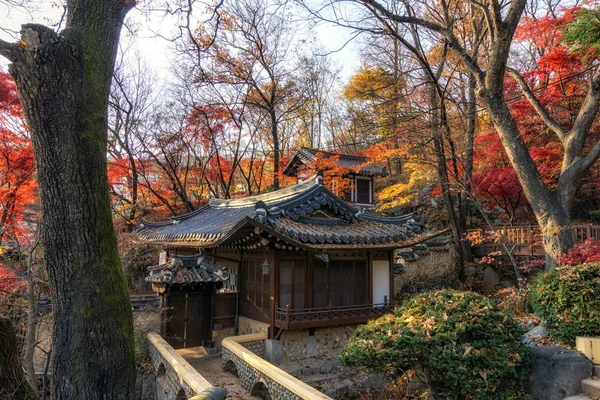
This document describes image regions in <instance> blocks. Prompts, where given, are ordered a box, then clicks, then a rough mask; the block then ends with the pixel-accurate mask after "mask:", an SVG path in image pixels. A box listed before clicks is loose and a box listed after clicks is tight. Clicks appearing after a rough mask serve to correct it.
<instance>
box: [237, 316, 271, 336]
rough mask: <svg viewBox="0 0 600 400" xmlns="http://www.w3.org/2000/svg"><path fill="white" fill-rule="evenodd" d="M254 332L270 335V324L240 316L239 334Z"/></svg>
mask: <svg viewBox="0 0 600 400" xmlns="http://www.w3.org/2000/svg"><path fill="white" fill-rule="evenodd" d="M252 333H264V334H265V336H266V335H268V334H269V324H265V323H264V322H260V321H256V320H254V319H250V318H247V317H238V334H239V335H250V334H252Z"/></svg>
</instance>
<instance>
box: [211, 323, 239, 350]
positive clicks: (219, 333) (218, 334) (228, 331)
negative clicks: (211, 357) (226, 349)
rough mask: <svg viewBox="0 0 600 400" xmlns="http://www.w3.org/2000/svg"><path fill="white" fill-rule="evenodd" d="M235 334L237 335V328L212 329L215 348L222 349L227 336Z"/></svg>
mask: <svg viewBox="0 0 600 400" xmlns="http://www.w3.org/2000/svg"><path fill="white" fill-rule="evenodd" d="M233 335H235V328H223V329H219V330H213V331H212V341H213V342H214V344H215V348H217V349H218V350H221V349H222V348H223V345H222V344H221V342H222V341H223V339H225V338H226V337H229V336H233Z"/></svg>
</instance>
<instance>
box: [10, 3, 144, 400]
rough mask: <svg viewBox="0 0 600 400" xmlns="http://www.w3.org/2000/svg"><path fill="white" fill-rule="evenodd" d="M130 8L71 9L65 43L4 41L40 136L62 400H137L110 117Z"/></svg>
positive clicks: (55, 367) (37, 35) (50, 36)
mask: <svg viewBox="0 0 600 400" xmlns="http://www.w3.org/2000/svg"><path fill="white" fill-rule="evenodd" d="M133 5H134V3H133V2H129V1H127V0H104V1H101V0H69V1H68V2H67V9H68V13H67V24H66V29H65V30H64V31H63V32H62V34H61V35H60V36H59V35H57V34H56V33H55V32H54V31H53V30H51V29H49V28H46V27H44V26H41V25H34V24H29V25H24V26H23V30H22V31H21V38H22V41H21V44H20V45H18V44H15V45H12V46H10V45H7V44H6V43H5V42H4V43H2V42H1V41H0V54H2V55H4V56H6V57H7V58H8V59H9V60H10V61H12V64H11V65H10V67H9V70H10V73H11V74H12V76H13V77H14V78H15V82H16V83H17V89H18V91H19V95H20V98H21V104H22V105H23V109H24V111H25V115H26V117H27V122H28V125H29V129H30V132H31V139H32V143H33V149H34V156H35V161H36V167H37V177H38V182H39V188H40V198H41V205H42V227H41V237H42V242H43V243H44V246H45V252H44V262H45V266H46V269H47V272H48V279H49V285H50V293H51V297H52V304H53V314H54V326H53V332H54V333H53V360H52V372H53V373H52V392H53V398H55V399H61V400H63V399H86V400H90V399H131V398H133V395H134V385H135V354H134V340H133V317H132V313H131V304H130V301H129V296H128V292H127V284H126V281H125V277H124V274H123V270H122V268H121V261H120V259H119V253H118V250H117V241H116V235H115V231H114V228H113V224H112V215H111V202H110V197H109V186H108V180H107V175H106V172H107V165H106V150H107V114H108V111H107V108H108V94H109V89H110V81H111V77H112V73H113V69H114V62H115V56H116V51H117V46H118V39H119V34H120V29H121V26H122V24H123V18H124V16H125V14H126V13H127V11H128V10H129V9H130V8H131V7H132V6H133Z"/></svg>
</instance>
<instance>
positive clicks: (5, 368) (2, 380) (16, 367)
mask: <svg viewBox="0 0 600 400" xmlns="http://www.w3.org/2000/svg"><path fill="white" fill-rule="evenodd" d="M0 343H2V346H0V399H11V400H37V399H39V397H38V396H37V395H36V394H35V392H34V391H33V389H32V387H31V386H29V383H28V382H27V378H26V377H25V374H24V373H23V369H22V368H21V360H20V358H21V356H20V354H19V348H18V346H17V336H16V334H15V328H14V327H13V325H12V323H11V322H10V319H8V318H0Z"/></svg>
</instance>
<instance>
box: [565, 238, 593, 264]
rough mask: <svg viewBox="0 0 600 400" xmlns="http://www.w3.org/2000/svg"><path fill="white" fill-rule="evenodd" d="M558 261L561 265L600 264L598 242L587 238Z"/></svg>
mask: <svg viewBox="0 0 600 400" xmlns="http://www.w3.org/2000/svg"><path fill="white" fill-rule="evenodd" d="M558 261H559V262H560V263H561V264H562V265H579V264H585V263H593V262H600V240H598V239H596V238H589V239H587V240H586V241H585V242H583V243H579V244H576V245H575V246H573V248H571V249H570V250H569V251H567V252H566V253H565V254H563V255H562V256H561V257H560V258H559V260H558Z"/></svg>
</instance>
